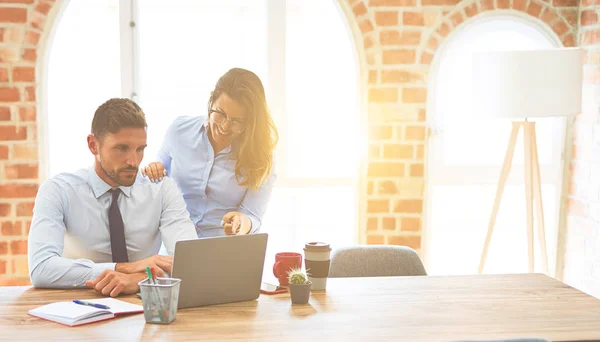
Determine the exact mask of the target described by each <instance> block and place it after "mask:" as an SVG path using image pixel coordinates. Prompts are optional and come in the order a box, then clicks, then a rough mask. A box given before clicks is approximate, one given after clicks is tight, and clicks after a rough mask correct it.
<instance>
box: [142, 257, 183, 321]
mask: <svg viewBox="0 0 600 342" xmlns="http://www.w3.org/2000/svg"><path fill="white" fill-rule="evenodd" d="M146 273H147V274H148V278H146V279H144V280H142V281H140V282H139V283H138V284H139V285H140V292H141V295H142V306H143V307H144V318H145V319H146V323H156V324H169V323H171V322H173V321H174V320H175V316H176V315H177V303H178V301H179V285H180V283H181V279H177V278H157V277H156V273H155V272H154V270H153V269H151V268H150V267H147V268H146Z"/></svg>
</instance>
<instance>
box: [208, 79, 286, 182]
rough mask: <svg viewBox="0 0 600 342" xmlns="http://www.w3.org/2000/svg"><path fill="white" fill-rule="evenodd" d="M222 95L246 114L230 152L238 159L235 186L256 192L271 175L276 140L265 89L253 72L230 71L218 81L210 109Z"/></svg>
mask: <svg viewBox="0 0 600 342" xmlns="http://www.w3.org/2000/svg"><path fill="white" fill-rule="evenodd" d="M223 93H225V94H227V95H228V96H229V97H230V98H231V99H233V100H234V101H236V102H238V103H239V104H241V105H242V106H244V108H245V109H246V111H247V117H246V129H245V130H244V132H242V134H241V135H240V136H239V137H237V138H236V141H235V142H234V143H232V152H233V154H234V158H235V159H237V161H236V165H235V175H236V178H237V180H238V183H239V184H240V185H243V186H247V187H248V188H250V189H255V190H256V189H258V188H259V187H260V186H261V185H262V184H263V183H264V182H265V180H266V179H267V178H268V177H269V175H270V174H271V170H272V169H273V152H274V150H275V146H276V145H277V142H278V140H279V135H278V133H277V127H275V123H274V122H273V119H272V118H271V114H270V112H269V108H268V106H267V99H266V96H265V89H264V87H263V84H262V82H261V81H260V78H258V76H257V75H256V74H254V73H253V72H251V71H249V70H245V69H241V68H233V69H231V70H229V71H227V72H226V73H225V74H224V75H223V76H221V78H219V80H218V81H217V84H216V86H215V89H214V90H213V91H212V93H211V96H210V99H209V101H208V108H209V110H210V108H212V105H213V104H214V103H215V101H216V100H217V99H218V98H219V96H221V94H223Z"/></svg>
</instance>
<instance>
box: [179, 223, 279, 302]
mask: <svg viewBox="0 0 600 342" xmlns="http://www.w3.org/2000/svg"><path fill="white" fill-rule="evenodd" d="M267 239H268V234H266V233H260V234H249V235H234V236H220V237H208V238H202V239H197V240H184V241H177V243H176V244H175V253H174V255H173V267H172V271H171V273H172V274H171V276H172V277H173V278H179V279H181V284H180V288H179V303H178V305H177V308H178V309H184V308H191V307H198V306H205V305H213V304H223V303H232V302H240V301H249V300H255V299H257V298H258V296H259V295H260V285H261V282H262V274H263V265H264V262H265V253H266V250H267Z"/></svg>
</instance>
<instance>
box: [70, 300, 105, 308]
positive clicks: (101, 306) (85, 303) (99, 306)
mask: <svg viewBox="0 0 600 342" xmlns="http://www.w3.org/2000/svg"><path fill="white" fill-rule="evenodd" d="M73 303H75V304H79V305H87V306H93V307H95V308H98V309H107V310H110V308H109V307H108V306H106V305H102V304H95V303H90V302H84V301H82V300H74V301H73Z"/></svg>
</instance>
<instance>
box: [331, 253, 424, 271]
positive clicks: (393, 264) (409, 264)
mask: <svg viewBox="0 0 600 342" xmlns="http://www.w3.org/2000/svg"><path fill="white" fill-rule="evenodd" d="M425 275H427V273H426V272H425V267H424V266H423V263H422V262H421V259H420V258H419V255H418V254H417V252H415V251H414V250H413V249H412V248H410V247H404V246H388V245H365V246H352V247H341V248H338V249H335V250H333V252H332V255H331V264H330V266H329V277H330V278H349V277H386V276H425Z"/></svg>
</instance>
